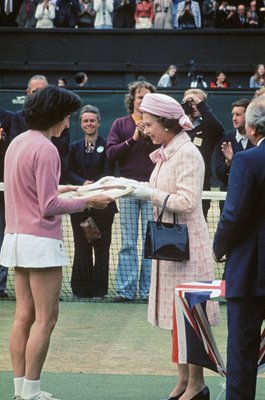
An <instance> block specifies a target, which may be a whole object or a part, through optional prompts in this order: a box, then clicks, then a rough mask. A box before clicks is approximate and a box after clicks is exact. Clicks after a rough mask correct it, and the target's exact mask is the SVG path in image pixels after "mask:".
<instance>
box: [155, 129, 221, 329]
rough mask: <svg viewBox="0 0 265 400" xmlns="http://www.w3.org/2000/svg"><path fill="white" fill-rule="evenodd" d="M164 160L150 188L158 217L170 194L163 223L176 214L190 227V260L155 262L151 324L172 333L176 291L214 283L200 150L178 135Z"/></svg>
mask: <svg viewBox="0 0 265 400" xmlns="http://www.w3.org/2000/svg"><path fill="white" fill-rule="evenodd" d="M164 155H165V160H164V161H162V160H159V161H158V162H157V163H156V166H155V169H154V171H153V173H152V175H151V177H150V186H151V187H153V188H157V190H155V192H154V194H153V196H152V203H153V205H154V211H155V214H156V216H157V213H158V212H159V210H161V206H162V204H163V201H164V199H165V197H166V195H167V194H168V193H171V195H170V197H169V199H168V202H167V208H166V210H165V213H164V216H163V221H168V222H172V220H173V215H172V213H173V212H175V213H177V215H178V220H179V222H180V223H184V224H187V226H188V231H189V242H190V260H189V261H185V262H172V261H159V262H157V261H156V260H153V263H152V276H151V288H150V296H149V306H148V321H149V322H150V323H151V324H153V325H155V326H158V327H160V328H164V329H172V310H173V298H174V288H175V286H176V285H177V284H180V283H184V282H189V281H194V280H212V279H214V268H213V259H212V251H211V242H210V237H209V232H208V227H207V224H206V222H205V219H204V216H203V212H202V205H201V196H202V187H203V179H204V162H203V159H202V156H201V154H200V152H199V150H198V149H197V148H196V147H195V146H194V144H193V143H192V142H191V140H190V138H189V136H188V135H187V134H186V132H184V131H183V132H181V133H179V134H178V135H177V136H176V137H175V138H174V139H173V140H172V141H171V142H170V143H169V145H168V146H167V147H166V148H165V149H164ZM207 314H208V318H209V321H210V323H211V324H214V323H217V322H219V309H218V305H217V303H215V302H209V304H208V305H207Z"/></svg>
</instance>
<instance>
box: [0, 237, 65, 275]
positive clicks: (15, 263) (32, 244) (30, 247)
mask: <svg viewBox="0 0 265 400" xmlns="http://www.w3.org/2000/svg"><path fill="white" fill-rule="evenodd" d="M67 264H68V258H67V256H66V253H65V249H64V244H63V242H62V241H61V240H56V239H50V238H45V237H38V236H34V235H24V234H19V233H6V234H5V236H4V240H3V244H2V248H1V253H0V265H3V266H5V267H10V268H11V267H23V268H47V267H62V266H65V265H67Z"/></svg>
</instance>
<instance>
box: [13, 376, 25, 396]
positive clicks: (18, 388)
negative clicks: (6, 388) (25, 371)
mask: <svg viewBox="0 0 265 400" xmlns="http://www.w3.org/2000/svg"><path fill="white" fill-rule="evenodd" d="M23 383H24V376H22V377H19V378H14V387H15V396H21V394H22V389H23Z"/></svg>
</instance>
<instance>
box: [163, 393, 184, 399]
mask: <svg viewBox="0 0 265 400" xmlns="http://www.w3.org/2000/svg"><path fill="white" fill-rule="evenodd" d="M183 394H184V392H182V393H180V394H177V396H169V397H167V398H165V399H163V400H178V399H180V397H181V396H182V395H183Z"/></svg>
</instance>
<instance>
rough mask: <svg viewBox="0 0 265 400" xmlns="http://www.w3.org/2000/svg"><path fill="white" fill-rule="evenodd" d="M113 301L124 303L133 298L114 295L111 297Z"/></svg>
mask: <svg viewBox="0 0 265 400" xmlns="http://www.w3.org/2000/svg"><path fill="white" fill-rule="evenodd" d="M113 301H114V303H126V302H128V301H133V299H128V298H127V297H122V296H116V297H114V299H113Z"/></svg>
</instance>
